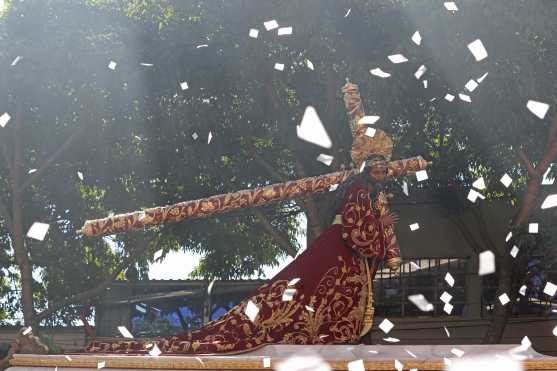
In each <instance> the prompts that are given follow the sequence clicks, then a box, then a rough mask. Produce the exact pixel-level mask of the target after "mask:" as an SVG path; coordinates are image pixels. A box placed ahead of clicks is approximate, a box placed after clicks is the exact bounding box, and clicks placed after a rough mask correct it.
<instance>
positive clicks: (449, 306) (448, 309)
mask: <svg viewBox="0 0 557 371" xmlns="http://www.w3.org/2000/svg"><path fill="white" fill-rule="evenodd" d="M443 310H444V311H445V313H447V314H448V315H451V312H452V311H453V306H452V304H449V303H445V305H444V306H443Z"/></svg>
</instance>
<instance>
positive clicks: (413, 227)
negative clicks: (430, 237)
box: [410, 223, 420, 232]
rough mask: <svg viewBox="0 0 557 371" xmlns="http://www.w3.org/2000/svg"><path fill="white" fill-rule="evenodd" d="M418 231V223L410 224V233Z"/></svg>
mask: <svg viewBox="0 0 557 371" xmlns="http://www.w3.org/2000/svg"><path fill="white" fill-rule="evenodd" d="M418 229H420V224H418V223H412V224H410V230H411V231H412V232H414V231H417V230H418Z"/></svg>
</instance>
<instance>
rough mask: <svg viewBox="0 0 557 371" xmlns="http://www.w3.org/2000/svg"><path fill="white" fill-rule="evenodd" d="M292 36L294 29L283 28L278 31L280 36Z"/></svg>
mask: <svg viewBox="0 0 557 371" xmlns="http://www.w3.org/2000/svg"><path fill="white" fill-rule="evenodd" d="M282 35H292V27H281V28H279V29H278V36H282Z"/></svg>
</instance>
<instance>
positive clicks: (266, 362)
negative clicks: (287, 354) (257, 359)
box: [263, 357, 271, 368]
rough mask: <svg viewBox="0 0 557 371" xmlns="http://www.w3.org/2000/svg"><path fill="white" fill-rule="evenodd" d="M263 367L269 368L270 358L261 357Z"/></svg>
mask: <svg viewBox="0 0 557 371" xmlns="http://www.w3.org/2000/svg"><path fill="white" fill-rule="evenodd" d="M263 367H264V368H269V367H271V358H270V357H263Z"/></svg>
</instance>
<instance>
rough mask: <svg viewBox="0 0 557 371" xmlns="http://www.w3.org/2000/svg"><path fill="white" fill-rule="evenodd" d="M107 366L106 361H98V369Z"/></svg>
mask: <svg viewBox="0 0 557 371" xmlns="http://www.w3.org/2000/svg"><path fill="white" fill-rule="evenodd" d="M105 367H106V361H101V362H98V363H97V370H100V369H101V368H105Z"/></svg>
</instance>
